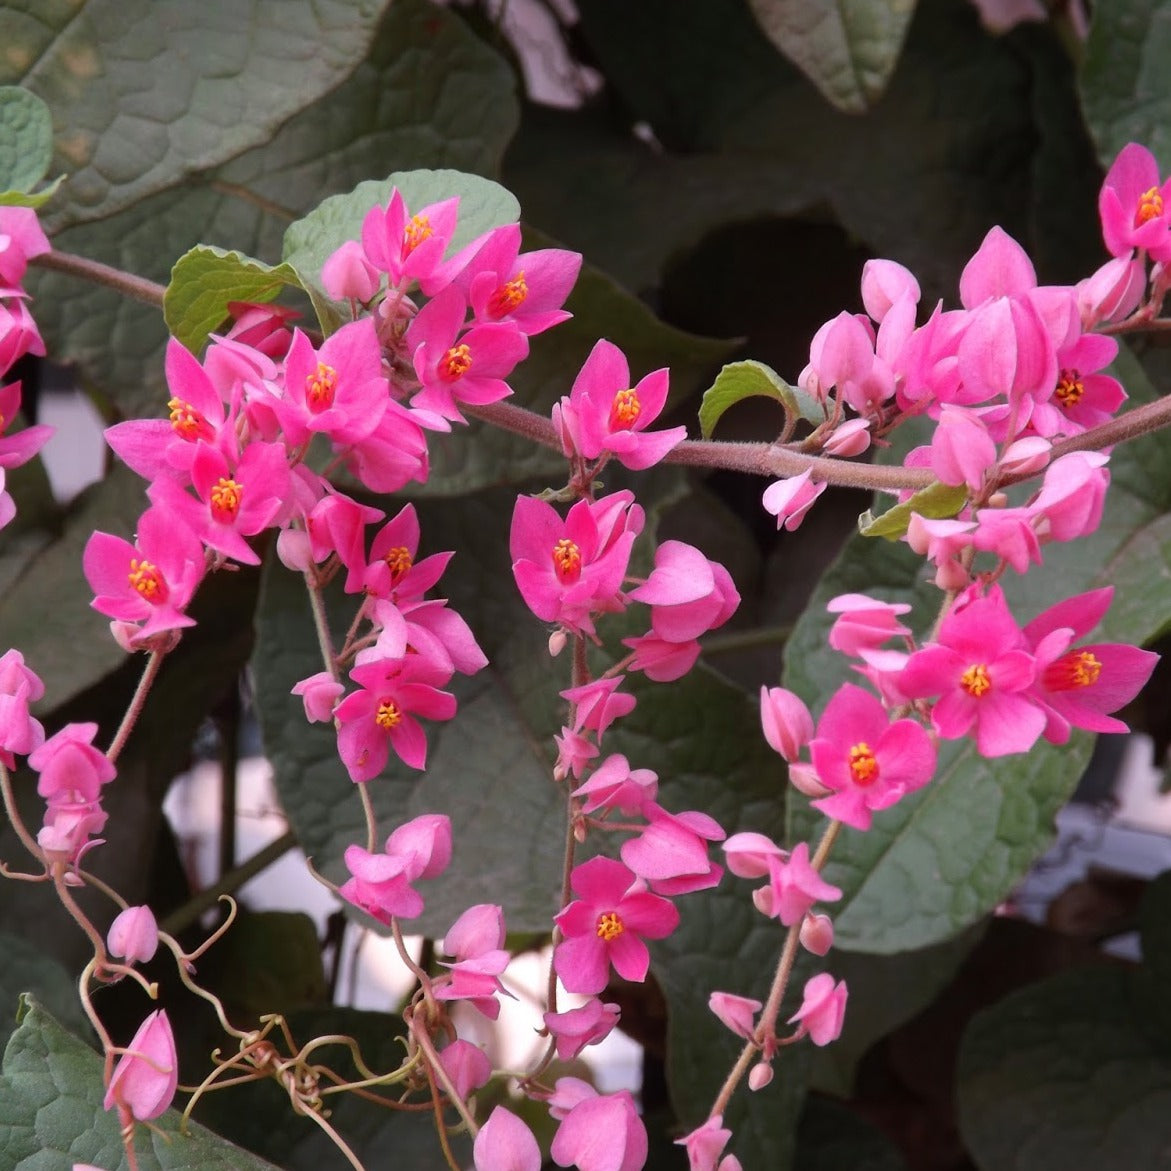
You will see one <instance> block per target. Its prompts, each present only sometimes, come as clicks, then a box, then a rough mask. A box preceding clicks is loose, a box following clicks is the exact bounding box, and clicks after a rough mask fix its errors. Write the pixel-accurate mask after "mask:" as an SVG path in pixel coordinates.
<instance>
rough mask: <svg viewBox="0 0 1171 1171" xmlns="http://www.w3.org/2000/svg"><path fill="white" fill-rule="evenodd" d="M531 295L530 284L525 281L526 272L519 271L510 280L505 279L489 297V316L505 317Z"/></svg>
mask: <svg viewBox="0 0 1171 1171" xmlns="http://www.w3.org/2000/svg"><path fill="white" fill-rule="evenodd" d="M528 295H529V286H528V283H527V282H526V281H525V274H524V272H523V271H522V272H518V273H517V274H516V276H514V277H513V278H512V280H510V281H505V282H504V284H502V285H501V286H500V288H498V289H497V290H496V292H494V293H493V294H492V296H490V297H489V298H488V316H489V317H503V316H504V315H505V314H506V313H511V312H512V311H513V310H514V309H515V308H516V307H517V306H518V305H520V304H523V302H524V299H525V298H526V297H527V296H528Z"/></svg>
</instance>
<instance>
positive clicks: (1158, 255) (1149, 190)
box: [1098, 142, 1171, 260]
mask: <svg viewBox="0 0 1171 1171" xmlns="http://www.w3.org/2000/svg"><path fill="white" fill-rule="evenodd" d="M1169 199H1171V180H1167V181H1166V182H1162V183H1161V182H1160V180H1159V164H1158V163H1157V162H1155V156H1154V155H1152V154H1151V152H1150V151H1149V150H1147V148H1146V147H1145V146H1140V145H1139V144H1138V143H1137V142H1131V143H1128V144H1127V145H1126V146H1124V147H1123V148H1122V150H1121V151H1119V152H1118V157H1117V158H1116V159H1115V160H1114V162H1113V163H1112V164H1111V167H1110V170H1109V171H1107V172H1106V181H1105V182H1104V183H1103V184H1102V190H1101V191H1100V192H1099V194H1098V214H1099V215H1100V216H1101V218H1102V238H1103V239H1104V240H1105V242H1106V248H1107V250H1108V251H1109V252H1110V255H1111V256H1117V257H1125V256H1128V255H1129V254H1130V251H1131V249H1132V248H1141V249H1142V250H1143V251H1145V252H1146V253H1148V255H1150V256H1151V258H1152V259H1154V260H1171V232H1169V231H1168V227H1169V225H1171V220H1169V213H1171V207H1168V206H1167V202H1168V200H1169Z"/></svg>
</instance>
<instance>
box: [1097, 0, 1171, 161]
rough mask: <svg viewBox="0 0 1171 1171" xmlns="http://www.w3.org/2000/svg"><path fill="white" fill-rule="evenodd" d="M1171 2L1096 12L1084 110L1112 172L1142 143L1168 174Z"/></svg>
mask: <svg viewBox="0 0 1171 1171" xmlns="http://www.w3.org/2000/svg"><path fill="white" fill-rule="evenodd" d="M1168 13H1171V3H1168V2H1167V0H1115V3H1113V4H1101V5H1098V6H1097V7H1096V8H1095V9H1094V19H1093V21H1092V22H1091V25H1090V35H1089V39H1088V41H1087V42H1086V56H1085V62H1084V64H1083V65H1082V68H1081V70H1080V88H1081V96H1082V108H1083V109H1084V111H1085V115H1086V121H1087V123H1088V125H1089V128H1090V133H1091V135H1092V136H1093V138H1094V141H1095V143H1097V146H1098V157H1099V158H1100V159H1101V161H1102V163H1103V164H1104V165H1106V166H1109V165H1110V163H1112V162H1113V161H1114V156H1115V155H1116V154H1118V152H1119V151H1120V150H1121V149H1122V148H1123V147H1124V146H1125V145H1126V144H1127V143H1128V142H1141V143H1142V144H1143V145H1144V146H1146V147H1148V148H1149V149H1150V150H1151V151H1152V152H1153V153H1154V155H1155V156H1156V158H1158V159H1159V160H1160V161H1161V162H1162V164H1163V168H1164V169H1165V168H1166V167H1167V165H1168V162H1169V161H1171V135H1169V133H1168V129H1167V127H1168V121H1169V120H1171V79H1169V78H1168V76H1167V70H1166V69H1164V68H1163V65H1162V62H1164V61H1166V59H1167V54H1168V53H1169V52H1171V31H1169V26H1168V22H1167V16H1168Z"/></svg>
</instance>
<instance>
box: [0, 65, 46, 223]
mask: <svg viewBox="0 0 1171 1171" xmlns="http://www.w3.org/2000/svg"><path fill="white" fill-rule="evenodd" d="M52 158H53V116H52V115H51V114H50V113H49V107H48V106H46V105H45V103H44V102H43V101H41V99H40V98H38V97H37V95H36V94H34V93H30V92H29V91H28V90H27V89H23V88H21V87H20V86H18V85H4V86H0V191H3V192H6V193H9V194H12V193H23V194H24V195H25V196H27V195H28V193H29V192H30V191H32V189H33V188H34V187H35V186H36V185H37V184H38V183H39V182H40V181H41V180H42V179H43V178H44V177H45V172H46V171H48V169H49V163H50V162H51V161H52ZM0 199H3V200H4V202H6V203H7V202H8V200H7V199H5V198H4V197H3V196H0ZM26 206H27V205H26Z"/></svg>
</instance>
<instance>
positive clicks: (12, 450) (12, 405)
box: [0, 208, 54, 468]
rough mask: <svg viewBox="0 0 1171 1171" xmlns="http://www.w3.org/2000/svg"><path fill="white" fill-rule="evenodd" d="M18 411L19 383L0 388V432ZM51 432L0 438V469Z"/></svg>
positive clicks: (34, 430) (42, 427)
mask: <svg viewBox="0 0 1171 1171" xmlns="http://www.w3.org/2000/svg"><path fill="white" fill-rule="evenodd" d="M0 210H3V209H2V208H0ZM19 410H20V383H19V382H10V383H9V384H8V385H7V386H0V431H5V430H7V429H8V427H9V425H10V424H11V423H12V422H14V421H15V419H16V416H17V413H18V412H19ZM53 431H54V428H52V427H50V426H49V425H48V424H47V423H38V424H36V425H35V426H32V427H25V428H24V429H23V430H21V431H18V432H16V434H15V435H7V436H5V437H4V438H0V468H18V467H20V466H21V464H25V463H28V461H29V460H30V459H32V457H33V456H34V455H36V454H37V452H38V451H40V450H41V448H42V447H44V446H45V444H46V443H48V442H49V439H50V438H51V436H52V434H53Z"/></svg>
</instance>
